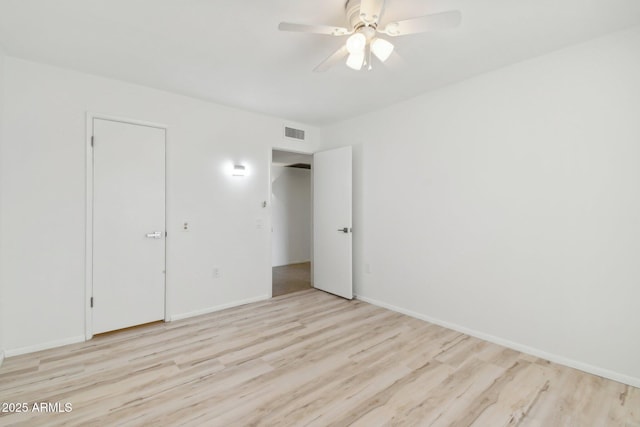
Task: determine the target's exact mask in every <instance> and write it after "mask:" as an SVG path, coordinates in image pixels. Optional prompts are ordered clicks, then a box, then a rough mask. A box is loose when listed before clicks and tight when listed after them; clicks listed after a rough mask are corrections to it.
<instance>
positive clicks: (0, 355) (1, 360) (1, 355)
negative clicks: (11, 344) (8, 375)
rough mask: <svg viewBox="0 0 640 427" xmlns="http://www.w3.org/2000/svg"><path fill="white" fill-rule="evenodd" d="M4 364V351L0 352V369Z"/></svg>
mask: <svg viewBox="0 0 640 427" xmlns="http://www.w3.org/2000/svg"><path fill="white" fill-rule="evenodd" d="M2 362H4V350H2V351H0V367H2Z"/></svg>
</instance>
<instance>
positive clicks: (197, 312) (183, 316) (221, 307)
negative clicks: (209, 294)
mask: <svg viewBox="0 0 640 427" xmlns="http://www.w3.org/2000/svg"><path fill="white" fill-rule="evenodd" d="M269 298H270V296H269V295H261V296H259V297H255V298H248V299H245V300H240V301H233V302H230V303H227V304H221V305H216V306H214V307H208V308H203V309H201V310H194V311H190V312H188V313H181V314H175V315H171V316H169V319H170V320H171V321H174V320H181V319H187V318H189V317H195V316H201V315H203V314H209V313H214V312H216V311H220V310H226V309H227V308H233V307H238V306H240V305H245V304H251V303H252V302H259V301H264V300H267V299H269Z"/></svg>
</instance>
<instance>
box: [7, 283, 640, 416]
mask: <svg viewBox="0 0 640 427" xmlns="http://www.w3.org/2000/svg"><path fill="white" fill-rule="evenodd" d="M43 401H45V402H61V403H62V404H64V403H66V402H69V403H71V404H72V405H73V411H72V412H70V413H61V414H41V413H27V414H12V415H9V414H0V425H9V424H17V425H47V426H52V425H63V424H64V425H83V426H84V425H96V426H107V425H118V426H135V425H154V426H164V425H193V426H251V425H265V426H274V425H278V426H281V425H283V426H284V425H294V426H302V425H310V426H348V425H355V426H366V427H370V426H377V425H411V426H413V425H420V426H422V425H424V426H469V425H473V426H490V427H493V426H516V425H520V426H544V427H555V426H580V427H583V426H640V390H639V389H635V388H632V387H628V386H625V385H622V384H619V383H616V382H613V381H609V380H605V379H602V378H599V377H596V376H593V375H588V374H585V373H581V372H579V371H576V370H573V369H569V368H566V367H562V366H559V365H556V364H553V363H549V362H546V361H544V360H540V359H538V358H536V357H532V356H527V355H525V354H522V353H518V352H516V351H512V350H508V349H505V348H503V347H500V346H497V345H494V344H490V343H487V342H484V341H481V340H478V339H475V338H472V337H469V336H467V335H464V334H460V333H458V332H455V331H451V330H448V329H444V328H441V327H439V326H435V325H432V324H429V323H426V322H423V321H420V320H417V319H413V318H410V317H407V316H404V315H401V314H398V313H394V312H391V311H388V310H385V309H382V308H378V307H375V306H372V305H369V304H366V303H363V302H359V301H346V300H342V299H339V298H337V297H334V296H332V295H329V294H325V293H323V292H320V291H316V290H308V291H302V292H296V293H293V294H289V295H286V296H283V297H279V298H275V299H272V300H269V301H265V302H261V303H256V304H250V305H246V306H242V307H238V308H233V309H229V310H225V311H221V312H217V313H213V314H210V315H205V316H200V317H197V318H192V319H186V320H182V321H176V322H172V323H166V324H162V323H161V324H153V325H148V326H145V327H142V328H137V329H132V330H126V331H123V332H120V333H115V334H109V335H106V336H100V337H97V338H95V339H93V340H91V341H89V342H86V343H82V344H76V345H70V346H67V347H63V348H58V349H53V350H47V351H44V352H40V353H35V354H31V355H25V356H19V357H14V358H10V359H7V360H6V361H5V363H4V365H3V366H2V368H0V402H27V403H28V404H29V405H31V404H33V403H34V402H43Z"/></svg>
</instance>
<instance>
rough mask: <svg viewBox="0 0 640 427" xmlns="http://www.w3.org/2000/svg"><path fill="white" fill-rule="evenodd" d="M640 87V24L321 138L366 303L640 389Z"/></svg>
mask: <svg viewBox="0 0 640 427" xmlns="http://www.w3.org/2000/svg"><path fill="white" fill-rule="evenodd" d="M638 76H640V28H639V27H636V28H634V29H631V30H628V31H625V32H621V33H617V34H614V35H611V36H608V37H605V38H601V39H597V40H594V41H592V42H589V43H586V44H582V45H579V46H575V47H571V48H568V49H565V50H562V51H558V52H555V53H553V54H550V55H546V56H544V57H540V58H537V59H534V60H529V61H526V62H523V63H520V64H516V65H514V66H511V67H508V68H505V69H501V70H498V71H495V72H491V73H488V74H485V75H482V76H479V77H477V78H474V79H471V80H468V81H466V82H462V83H460V84H457V85H454V86H450V87H447V88H444V89H442V90H439V91H437V92H433V93H430V94H426V95H423V96H419V97H417V98H414V99H412V100H409V101H407V102H404V103H401V104H398V105H395V106H393V107H391V108H388V109H386V110H383V111H379V112H376V113H372V114H368V115H365V116H361V117H359V118H356V119H353V120H349V121H345V122H343V123H340V124H337V125H334V126H331V127H328V128H326V129H324V130H323V137H322V138H323V141H325V143H326V148H329V147H331V146H341V145H347V144H351V143H353V142H354V141H355V142H356V144H357V147H356V148H357V149H356V151H355V156H356V159H355V174H356V178H355V190H354V191H355V207H354V208H355V209H354V211H355V223H354V238H355V241H354V245H355V251H356V254H355V255H356V257H355V259H356V265H355V274H356V293H357V294H358V296H359V297H361V298H363V299H365V300H369V301H373V302H376V303H378V304H382V305H386V306H389V307H394V308H396V309H398V310H403V311H405V312H410V313H412V314H414V315H416V316H419V317H422V318H426V319H431V320H435V321H437V322H439V323H442V324H445V325H448V326H453V327H454V328H457V329H459V330H463V331H467V332H471V333H473V334H475V335H478V336H481V337H484V338H489V339H492V340H494V341H497V342H502V343H506V344H508V345H510V346H513V347H515V348H519V349H524V350H527V351H529V352H532V353H535V354H538V355H543V356H545V357H549V358H552V359H553V360H556V361H560V362H562V363H565V364H570V365H572V366H576V367H579V368H581V369H585V370H589V371H591V372H595V373H599V374H601V375H604V376H608V377H610V378H614V379H618V380H621V381H624V382H627V383H629V384H633V385H636V386H640V363H638V361H640V339H638V337H640V309H638V301H640V286H638V284H639V283H640V262H639V261H638V260H639V259H640V220H639V218H640V167H639V159H640V120H639V117H640V79H639V78H638ZM367 264H368V265H369V266H370V273H366V265H367Z"/></svg>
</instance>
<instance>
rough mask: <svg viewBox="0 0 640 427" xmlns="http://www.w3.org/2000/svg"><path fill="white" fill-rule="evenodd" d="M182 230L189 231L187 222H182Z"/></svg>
mask: <svg viewBox="0 0 640 427" xmlns="http://www.w3.org/2000/svg"><path fill="white" fill-rule="evenodd" d="M182 231H189V223H188V222H186V221H185V222H184V223H183V224H182Z"/></svg>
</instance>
